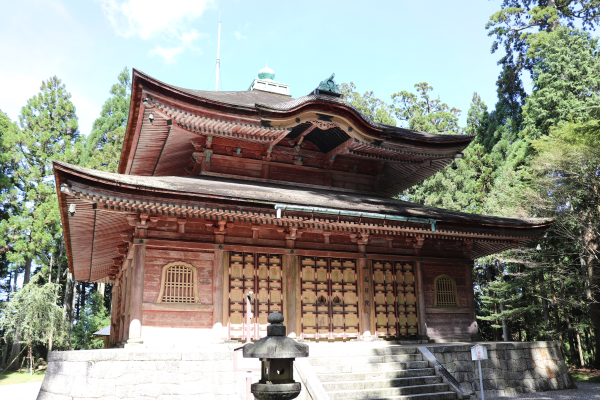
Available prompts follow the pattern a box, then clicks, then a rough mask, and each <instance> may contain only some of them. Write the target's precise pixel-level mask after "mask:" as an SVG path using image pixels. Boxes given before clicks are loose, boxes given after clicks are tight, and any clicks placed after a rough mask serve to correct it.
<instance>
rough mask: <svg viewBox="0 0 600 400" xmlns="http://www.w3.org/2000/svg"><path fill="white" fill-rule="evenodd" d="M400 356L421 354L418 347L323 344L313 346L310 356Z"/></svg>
mask: <svg viewBox="0 0 600 400" xmlns="http://www.w3.org/2000/svg"><path fill="white" fill-rule="evenodd" d="M399 354H420V353H419V350H417V348H416V347H404V346H369V345H364V344H354V345H352V344H346V346H345V347H344V346H342V345H339V344H329V345H327V344H323V345H316V346H315V345H311V346H310V356H311V357H322V356H327V357H329V356H336V357H347V356H367V355H370V356H390V355H399Z"/></svg>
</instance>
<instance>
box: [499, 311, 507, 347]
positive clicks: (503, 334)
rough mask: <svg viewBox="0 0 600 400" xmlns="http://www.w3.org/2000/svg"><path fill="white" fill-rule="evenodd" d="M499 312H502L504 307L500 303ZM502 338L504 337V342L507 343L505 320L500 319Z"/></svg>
mask: <svg viewBox="0 0 600 400" xmlns="http://www.w3.org/2000/svg"><path fill="white" fill-rule="evenodd" d="M500 312H501V313H503V312H504V305H503V304H502V303H500ZM502 336H503V337H504V341H505V342H508V329H507V328H506V320H505V319H504V318H502Z"/></svg>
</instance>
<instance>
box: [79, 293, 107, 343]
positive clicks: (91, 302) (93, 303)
mask: <svg viewBox="0 0 600 400" xmlns="http://www.w3.org/2000/svg"><path fill="white" fill-rule="evenodd" d="M109 325H110V315H109V313H108V310H107V308H106V306H105V305H104V299H103V298H102V297H101V296H100V293H98V292H93V293H90V294H89V296H88V297H87V301H86V302H85V304H84V306H83V310H81V313H80V318H79V320H78V321H77V323H76V324H75V327H74V328H73V347H74V348H75V349H101V348H102V347H103V345H104V341H103V340H102V339H94V335H93V334H94V332H96V331H99V330H100V329H102V328H104V327H106V326H109Z"/></svg>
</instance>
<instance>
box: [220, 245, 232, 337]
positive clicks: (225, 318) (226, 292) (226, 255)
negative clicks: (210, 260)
mask: <svg viewBox="0 0 600 400" xmlns="http://www.w3.org/2000/svg"><path fill="white" fill-rule="evenodd" d="M222 258H223V268H222V271H221V274H222V278H221V279H222V282H223V287H222V293H223V294H222V300H223V301H222V304H223V309H222V316H223V317H222V318H223V319H222V320H221V321H223V336H222V337H223V339H231V337H230V336H229V252H228V251H224V252H223V256H222Z"/></svg>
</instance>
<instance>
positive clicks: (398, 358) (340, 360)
mask: <svg viewBox="0 0 600 400" xmlns="http://www.w3.org/2000/svg"><path fill="white" fill-rule="evenodd" d="M409 361H423V356H422V355H421V354H420V353H419V354H399V355H392V356H350V357H336V356H333V355H331V356H328V357H312V356H311V357H309V359H308V362H309V363H310V365H314V366H318V365H348V364H352V365H359V364H375V363H396V362H409Z"/></svg>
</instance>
